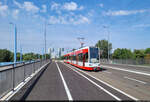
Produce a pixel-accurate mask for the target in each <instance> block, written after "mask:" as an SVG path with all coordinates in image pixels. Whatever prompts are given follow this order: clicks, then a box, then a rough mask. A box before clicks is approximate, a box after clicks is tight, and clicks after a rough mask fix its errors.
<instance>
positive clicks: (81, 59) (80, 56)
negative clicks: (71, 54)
mask: <svg viewBox="0 0 150 102" xmlns="http://www.w3.org/2000/svg"><path fill="white" fill-rule="evenodd" d="M78 56H79V61H80V62H82V61H83V54H82V53H80V54H79V55H78Z"/></svg>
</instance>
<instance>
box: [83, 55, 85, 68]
mask: <svg viewBox="0 0 150 102" xmlns="http://www.w3.org/2000/svg"><path fill="white" fill-rule="evenodd" d="M83 66H85V54H83Z"/></svg>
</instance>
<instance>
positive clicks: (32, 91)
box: [11, 61, 150, 100]
mask: <svg viewBox="0 0 150 102" xmlns="http://www.w3.org/2000/svg"><path fill="white" fill-rule="evenodd" d="M135 79H136V80H135ZM31 84H34V85H31ZM25 90H29V91H28V92H25V93H21V92H23V91H25ZM149 90H150V78H149V77H148V76H145V75H140V74H136V73H130V72H126V71H120V70H114V69H109V68H104V69H103V70H102V71H98V72H93V71H85V70H80V69H78V68H76V67H74V66H71V65H69V64H64V63H62V62H54V61H53V62H52V63H51V64H50V65H49V66H48V67H47V68H46V69H44V70H43V71H41V72H40V73H39V75H37V77H35V78H33V80H32V83H30V84H27V85H26V88H22V89H21V90H20V94H25V95H20V94H16V95H15V96H14V97H12V99H11V100H15V99H17V100H22V99H23V100H137V99H140V100H150V92H149ZM23 96H25V97H23Z"/></svg>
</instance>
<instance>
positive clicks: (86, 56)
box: [85, 53, 88, 62]
mask: <svg viewBox="0 0 150 102" xmlns="http://www.w3.org/2000/svg"><path fill="white" fill-rule="evenodd" d="M85 62H88V53H85Z"/></svg>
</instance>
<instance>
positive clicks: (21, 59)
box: [20, 46, 22, 62]
mask: <svg viewBox="0 0 150 102" xmlns="http://www.w3.org/2000/svg"><path fill="white" fill-rule="evenodd" d="M20 62H22V47H21V46H20Z"/></svg>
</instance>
